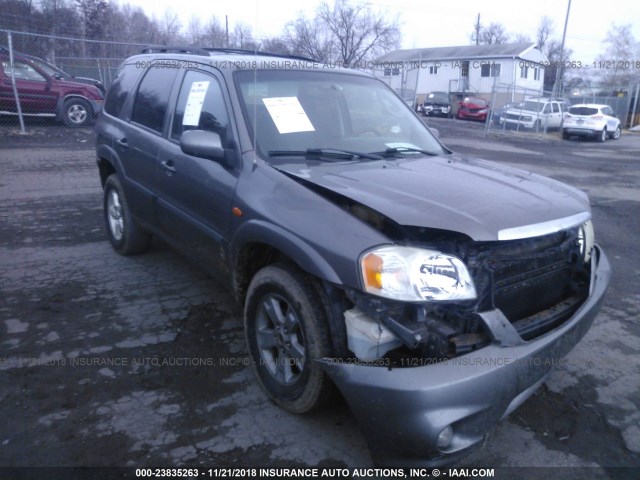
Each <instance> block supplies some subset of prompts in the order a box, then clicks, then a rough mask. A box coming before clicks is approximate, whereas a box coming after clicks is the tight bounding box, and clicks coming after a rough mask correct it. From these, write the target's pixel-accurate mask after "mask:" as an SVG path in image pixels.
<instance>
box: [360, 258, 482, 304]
mask: <svg viewBox="0 0 640 480" xmlns="http://www.w3.org/2000/svg"><path fill="white" fill-rule="evenodd" d="M360 271H361V273H362V279H363V282H364V289H365V291H367V292H369V293H372V294H374V295H379V296H381V297H386V298H390V299H393V300H400V301H406V302H421V301H443V300H473V299H475V298H476V289H475V286H474V285H473V280H472V279H471V276H470V275H469V272H468V270H467V267H466V266H465V265H464V263H462V261H461V260H460V259H458V258H456V257H454V256H451V255H447V254H445V253H442V252H438V251H436V250H427V249H422V248H414V247H402V246H395V245H389V246H384V247H378V248H375V249H373V250H371V251H369V252H365V253H364V254H363V255H362V256H361V257H360Z"/></svg>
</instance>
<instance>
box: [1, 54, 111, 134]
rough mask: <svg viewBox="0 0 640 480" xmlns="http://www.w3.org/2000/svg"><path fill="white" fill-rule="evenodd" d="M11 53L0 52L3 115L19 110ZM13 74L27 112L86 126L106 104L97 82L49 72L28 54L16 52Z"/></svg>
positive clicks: (22, 106)
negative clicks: (75, 80)
mask: <svg viewBox="0 0 640 480" xmlns="http://www.w3.org/2000/svg"><path fill="white" fill-rule="evenodd" d="M11 71H12V70H11V63H10V61H9V55H7V54H0V115H16V114H17V112H18V109H17V106H16V99H15V95H14V92H13V85H12V82H11ZM13 76H14V78H15V81H16V88H17V90H18V97H19V99H20V107H21V109H22V113H23V114H24V115H29V116H37V117H55V118H56V119H57V120H61V121H62V122H64V124H65V125H67V126H69V127H84V126H86V125H88V124H89V123H90V122H91V121H93V120H94V119H95V117H96V115H97V114H98V112H99V111H100V109H101V108H102V103H103V100H104V98H103V95H102V92H100V90H99V89H98V88H97V87H95V86H93V85H87V84H83V83H79V82H74V81H72V80H68V79H63V78H59V77H58V78H57V77H54V76H52V75H49V73H47V72H46V71H45V70H44V69H42V68H41V67H40V66H39V65H38V64H37V63H35V62H33V61H32V60H31V59H29V58H27V57H23V56H21V55H14V58H13Z"/></svg>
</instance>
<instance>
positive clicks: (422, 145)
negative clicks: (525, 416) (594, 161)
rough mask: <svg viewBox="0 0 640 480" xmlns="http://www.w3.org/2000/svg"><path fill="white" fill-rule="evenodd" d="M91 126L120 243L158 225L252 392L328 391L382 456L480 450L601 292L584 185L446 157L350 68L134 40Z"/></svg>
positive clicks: (397, 105) (575, 332) (591, 311)
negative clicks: (235, 343)
mask: <svg viewBox="0 0 640 480" xmlns="http://www.w3.org/2000/svg"><path fill="white" fill-rule="evenodd" d="M294 63H295V64H297V65H298V66H299V68H297V69H292V68H291V65H292V64H294ZM167 65H174V66H175V65H177V66H180V68H166V67H167ZM247 67H249V68H247ZM96 134H97V148H96V152H97V163H98V170H99V175H100V180H101V183H102V185H103V187H104V218H105V223H106V230H107V233H108V237H109V241H110V242H111V245H112V246H113V248H114V249H115V250H116V251H117V252H118V253H120V254H124V255H128V254H135V253H140V252H143V251H145V250H146V249H148V248H149V245H150V238H151V236H152V235H154V236H158V237H160V238H162V239H164V240H165V241H166V242H168V243H169V244H171V245H173V246H174V247H175V248H176V249H178V250H179V251H180V252H181V253H182V254H183V255H185V256H186V257H188V258H190V259H191V260H193V261H195V262H197V263H198V264H199V265H200V266H201V267H202V268H204V269H205V270H206V271H208V272H210V274H211V275H213V276H215V277H216V278H219V279H221V281H223V282H225V284H226V285H227V286H229V288H230V289H231V290H232V292H233V293H234V294H235V296H236V298H237V299H238V301H239V302H240V303H241V304H242V305H243V306H244V327H245V334H246V342H247V349H248V352H249V355H250V359H251V362H250V363H251V365H252V368H253V370H254V372H255V374H256V378H257V380H258V382H259V383H260V385H261V386H262V388H263V389H264V391H265V393H266V394H267V395H268V396H269V397H270V398H271V399H273V401H275V402H276V403H277V404H278V405H280V406H282V407H283V408H285V409H286V410H288V411H290V412H295V413H304V412H308V411H310V410H312V409H313V408H316V407H318V406H320V405H322V404H324V403H326V402H327V401H329V400H330V399H331V398H333V397H332V392H333V389H334V387H337V388H338V390H339V391H340V393H341V394H342V395H343V396H344V397H345V398H346V400H347V402H348V403H349V405H350V406H351V408H352V410H353V413H354V415H355V416H356V417H357V419H358V421H359V423H360V425H361V428H362V431H363V433H364V435H365V437H366V439H367V441H368V443H369V447H370V449H371V451H372V457H373V458H374V459H375V462H376V463H377V464H379V465H385V466H386V465H390V466H392V465H396V466H409V465H425V466H426V465H442V464H447V463H451V462H453V461H456V460H457V459H460V458H462V457H463V456H464V455H466V454H468V453H469V452H470V451H471V450H472V449H474V448H476V447H478V446H480V445H482V442H483V439H484V438H485V435H486V432H487V431H488V429H489V428H491V426H492V425H494V424H495V423H496V422H498V421H499V420H500V419H501V418H502V417H504V416H505V415H507V414H509V413H510V412H512V411H513V410H514V409H516V408H517V407H518V406H519V405H520V404H521V403H522V402H524V401H525V399H527V397H529V396H530V395H531V394H532V393H533V392H534V391H535V390H536V388H538V387H539V386H540V385H541V384H542V383H543V382H544V380H545V378H546V377H547V374H548V373H549V371H550V369H551V366H552V365H554V364H557V363H558V361H559V358H560V357H562V356H564V355H565V354H566V353H567V352H568V351H569V350H571V348H573V346H574V345H575V344H576V343H577V342H578V341H579V340H580V339H581V338H582V337H583V336H584V334H585V333H586V332H587V330H588V329H589V327H590V325H591V323H592V322H593V320H594V318H595V316H596V314H597V312H598V310H599V308H600V305H601V303H602V301H603V297H604V293H605V290H606V288H607V286H608V283H609V276H610V270H609V263H608V261H607V258H606V256H605V254H604V252H603V251H602V249H601V248H600V247H598V246H597V245H595V243H594V235H593V227H592V224H591V210H590V206H589V200H588V198H587V196H586V195H585V194H584V193H583V192H581V191H579V190H576V189H575V188H572V187H569V186H567V185H565V184H562V183H560V182H557V181H555V180H551V179H548V178H544V177H541V176H538V175H535V174H531V173H528V172H523V171H520V170H516V169H512V168H507V167H504V166H501V165H497V164H493V163H491V162H488V161H485V160H479V159H475V158H471V157H468V156H462V155H457V154H455V153H452V152H451V151H450V150H449V149H447V148H446V147H445V146H444V145H442V143H441V142H440V141H439V140H438V139H437V138H436V137H434V136H433V135H432V134H431V132H430V130H429V129H428V128H427V126H426V125H425V124H424V123H423V122H422V121H420V119H419V118H418V117H417V116H416V115H415V113H414V112H413V111H412V109H411V107H410V106H408V105H406V104H405V102H403V101H402V99H401V98H400V97H398V96H397V95H396V94H395V93H394V92H393V91H392V90H391V89H390V88H389V87H388V86H386V85H385V84H384V83H382V82H381V81H379V80H377V79H375V78H373V77H371V76H369V75H367V74H365V73H362V72H358V71H355V70H351V69H333V68H323V67H319V66H318V63H314V62H313V61H311V60H308V59H306V60H304V59H296V58H293V59H292V58H281V57H274V56H269V55H268V54H264V53H260V54H255V53H253V52H251V53H250V54H242V53H237V52H235V53H234V52H229V51H221V52H217V51H214V52H210V51H208V50H204V49H191V50H189V49H181V50H180V51H172V50H171V49H166V50H164V51H163V52H162V53H153V52H152V53H147V54H144V55H140V56H135V57H132V58H129V59H128V60H126V61H125V63H124V64H123V65H122V67H121V69H120V71H119V73H118V76H117V78H116V80H115V82H114V83H113V85H112V87H111V88H110V90H109V92H108V94H107V98H106V101H105V108H104V111H103V113H102V114H101V115H100V117H99V119H98V123H97V125H96ZM255 428H257V429H259V428H261V427H260V425H256V427H255ZM264 434H268V433H264Z"/></svg>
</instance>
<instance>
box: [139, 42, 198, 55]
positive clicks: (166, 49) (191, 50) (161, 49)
mask: <svg viewBox="0 0 640 480" xmlns="http://www.w3.org/2000/svg"><path fill="white" fill-rule="evenodd" d="M140 53H186V54H191V55H200V56H203V57H208V56H209V52H208V51H207V50H206V49H204V48H200V47H172V46H167V45H159V46H155V47H147V48H144V49H142V50H141V51H140Z"/></svg>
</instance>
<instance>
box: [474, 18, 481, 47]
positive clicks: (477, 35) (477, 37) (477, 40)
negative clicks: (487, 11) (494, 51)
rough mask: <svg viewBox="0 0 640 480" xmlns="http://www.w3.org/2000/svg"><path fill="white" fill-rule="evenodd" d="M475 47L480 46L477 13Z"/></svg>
mask: <svg viewBox="0 0 640 480" xmlns="http://www.w3.org/2000/svg"><path fill="white" fill-rule="evenodd" d="M475 30H476V45H480V13H478V20H477V21H476V28H475Z"/></svg>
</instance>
